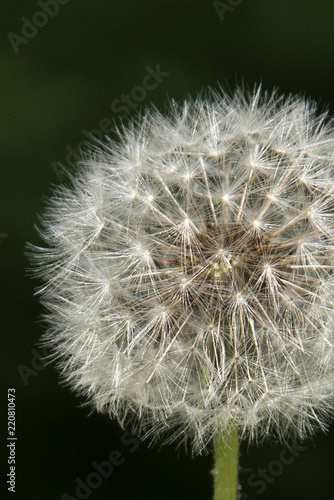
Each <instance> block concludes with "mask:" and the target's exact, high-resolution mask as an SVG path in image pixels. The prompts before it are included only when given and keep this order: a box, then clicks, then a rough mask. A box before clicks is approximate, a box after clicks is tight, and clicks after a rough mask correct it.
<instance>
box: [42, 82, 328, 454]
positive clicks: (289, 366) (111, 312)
mask: <svg viewBox="0 0 334 500" xmlns="http://www.w3.org/2000/svg"><path fill="white" fill-rule="evenodd" d="M42 227H43V229H42V230H41V233H42V236H43V238H44V241H45V242H46V248H36V247H35V248H34V259H35V268H36V270H37V272H39V273H40V274H41V276H42V281H43V286H42V287H41V289H40V294H41V298H42V301H43V304H44V305H45V307H46V309H47V320H48V324H49V327H48V331H47V333H46V334H45V338H44V342H45V343H48V344H50V345H51V346H52V348H53V353H54V356H55V357H56V358H57V361H58V366H59V368H60V370H61V374H62V377H63V379H64V380H65V381H66V382H68V383H69V384H70V386H71V387H72V388H73V389H74V390H75V391H76V392H77V393H78V394H81V395H84V396H85V398H86V399H87V400H88V401H90V402H91V403H93V405H94V406H95V407H96V408H97V409H98V410H99V411H105V412H109V413H110V415H112V416H115V417H116V418H117V419H118V420H119V421H120V422H121V424H123V425H124V424H128V423H129V422H131V423H132V424H133V425H134V426H135V428H136V429H137V430H140V431H141V432H143V433H144V434H145V435H150V436H151V438H152V439H155V438H161V436H163V437H164V438H165V439H166V440H167V441H172V440H174V439H177V440H181V441H187V440H190V441H191V443H192V445H193V450H194V452H195V453H197V452H201V451H203V450H206V449H207V447H208V444H209V443H210V441H211V439H212V437H213V435H214V434H215V433H219V432H224V430H226V429H229V428H231V427H237V428H239V430H240V433H241V435H242V436H243V437H245V438H249V439H262V438H264V437H266V436H267V435H268V434H269V433H270V434H273V435H274V436H275V438H276V439H283V440H284V439H288V438H289V437H290V436H299V437H302V438H303V437H305V436H306V435H308V434H310V433H311V432H312V431H313V430H314V429H315V428H319V427H320V428H324V427H325V426H326V422H327V420H328V417H330V414H331V412H332V408H333V399H334V398H333V393H334V352H333V344H334V328H333V326H334V305H333V295H334V274H333V263H334V254H333V249H334V127H333V123H332V122H331V120H329V119H328V117H327V116H326V114H320V115H318V114H317V111H316V106H315V104H314V103H312V102H309V101H306V100H305V99H304V98H301V97H293V96H289V97H287V98H285V97H281V96H279V95H278V94H277V93H276V92H274V93H266V92H262V90H261V89H260V88H259V87H258V88H256V89H255V90H254V92H253V93H252V92H250V93H247V92H244V91H243V90H241V89H238V90H237V91H236V92H235V94H234V95H233V96H232V97H229V96H227V95H225V94H223V93H215V92H211V91H210V92H209V93H208V96H207V97H206V96H204V95H203V96H202V97H199V98H198V99H196V100H190V99H189V100H188V101H186V102H184V103H183V104H176V103H175V102H172V103H171V105H170V108H169V110H168V113H167V116H163V115H162V114H161V113H160V112H159V111H157V110H153V111H152V110H150V111H147V112H146V114H145V115H143V116H141V117H139V118H137V119H136V120H134V121H133V122H132V123H131V124H130V125H129V126H128V127H127V128H125V127H124V128H123V129H122V130H121V132H120V133H119V140H117V141H112V140H109V141H108V142H106V143H105V144H100V145H97V146H95V147H92V151H91V152H90V154H89V155H86V158H85V159H84V160H83V161H82V162H81V164H80V165H79V166H78V171H77V172H76V175H75V177H74V176H70V182H67V183H66V185H64V186H62V187H59V188H57V189H56V190H55V192H54V194H53V197H52V199H51V202H50V203H49V206H48V208H47V210H46V212H45V214H44V216H43V220H42ZM165 431H167V434H166V436H165Z"/></svg>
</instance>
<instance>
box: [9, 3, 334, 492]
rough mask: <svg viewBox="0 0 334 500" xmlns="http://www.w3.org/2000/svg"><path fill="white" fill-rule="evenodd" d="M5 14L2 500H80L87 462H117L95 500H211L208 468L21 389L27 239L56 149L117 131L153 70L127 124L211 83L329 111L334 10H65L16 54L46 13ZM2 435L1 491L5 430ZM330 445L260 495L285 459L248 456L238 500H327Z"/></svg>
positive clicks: (306, 455) (54, 178)
mask: <svg viewBox="0 0 334 500" xmlns="http://www.w3.org/2000/svg"><path fill="white" fill-rule="evenodd" d="M225 3H226V4H228V3H229V2H228V0H226V2H225ZM231 3H232V4H233V3H234V4H235V3H238V2H235V1H234V2H231ZM1 10H2V14H1V16H0V27H1V29H0V35H1V36H0V66H1V79H0V86H1V88H0V101H1V122H0V137H1V146H0V147H1V179H0V184H1V194H0V200H1V220H0V233H1V238H0V262H1V281H0V284H1V288H2V298H1V304H2V315H1V320H2V328H1V353H2V359H1V367H2V369H3V375H2V377H1V385H2V389H3V390H2V392H1V398H2V400H1V409H2V415H3V417H5V416H6V398H7V388H8V387H14V388H15V389H16V395H17V396H16V397H17V437H18V441H17V469H16V473H17V493H16V496H14V495H10V494H9V493H8V492H5V497H4V498H7V497H8V498H11V497H12V498H17V499H20V500H21V499H22V500H56V499H61V496H62V494H63V493H68V494H69V495H71V496H72V497H73V498H75V485H76V483H75V479H76V478H77V477H79V478H81V479H82V480H84V481H85V480H86V478H87V476H88V475H89V474H90V473H91V472H93V471H94V469H93V467H92V462H94V461H95V462H97V463H100V462H101V461H104V460H107V459H108V456H109V454H110V452H111V451H112V450H115V449H118V450H120V451H121V452H122V454H123V455H124V457H125V458H126V460H125V462H124V464H122V465H121V466H119V467H115V470H114V472H113V473H112V475H111V476H110V477H109V479H106V480H104V481H103V484H102V485H101V486H100V487H99V488H98V489H96V490H94V491H93V493H92V494H91V496H90V497H89V498H91V499H92V500H93V499H99V500H107V499H108V500H114V499H115V500H123V499H124V500H149V499H165V500H167V499H175V500H184V499H194V500H196V499H201V500H210V498H211V478H210V469H211V467H212V462H211V457H210V456H207V457H202V458H197V459H195V460H194V459H191V458H190V457H188V456H186V455H185V453H184V452H183V451H181V452H180V453H179V454H177V453H175V451H174V448H171V447H170V448H168V447H165V448H163V449H162V450H161V451H158V450H157V449H150V450H148V449H147V443H145V442H141V443H140V445H139V448H138V449H137V450H136V451H134V452H133V453H131V452H130V451H129V448H130V447H129V446H125V445H124V444H122V442H121V438H122V432H123V431H122V430H120V429H119V427H118V425H117V424H116V423H115V422H112V421H110V419H109V418H108V417H105V416H100V415H96V414H92V415H90V414H89V410H88V409H87V408H83V407H80V403H81V401H80V400H78V399H76V398H75V396H74V395H73V394H71V393H70V392H69V390H68V389H67V388H62V387H60V386H59V384H58V376H57V373H56V372H55V370H54V369H53V368H52V367H47V368H44V369H42V370H39V371H36V370H35V371H34V374H30V375H27V377H28V378H27V379H26V382H27V385H25V383H24V381H23V379H22V377H21V376H20V374H19V372H18V367H20V365H21V369H22V365H24V367H26V368H29V369H33V363H34V360H33V357H34V354H33V353H32V352H31V350H32V349H34V348H35V349H37V350H39V348H38V347H36V343H37V342H38V340H39V338H40V335H41V332H42V326H41V324H40V320H39V317H40V314H41V308H40V306H39V304H38V301H37V299H36V298H34V297H33V287H34V284H33V283H32V281H31V279H30V278H29V277H27V276H26V274H25V270H26V268H27V265H28V263H27V260H26V258H25V256H24V251H25V242H26V241H31V242H34V243H38V241H39V240H38V237H37V234H36V232H35V230H34V224H35V223H37V214H38V213H39V212H40V211H41V210H42V208H43V203H44V202H43V198H45V197H46V196H47V195H48V193H49V187H50V185H51V184H56V183H58V182H59V179H58V178H59V177H61V172H60V170H59V169H57V168H55V165H56V164H57V163H58V162H60V163H64V164H65V165H66V154H67V152H68V151H69V149H66V148H68V147H71V148H74V149H76V148H77V145H78V143H79V142H80V141H83V140H84V139H85V136H84V134H83V132H82V131H83V130H91V129H96V128H97V127H98V126H99V123H100V120H101V119H103V118H109V119H110V120H115V122H116V124H119V123H120V116H119V115H117V113H115V112H113V111H112V110H111V109H110V105H111V103H112V102H114V101H115V100H116V99H119V98H120V97H121V95H122V94H128V93H131V91H132V90H133V88H134V87H136V86H137V85H140V84H141V82H142V80H143V78H144V76H145V74H146V72H147V71H146V69H145V68H146V67H147V66H150V67H151V68H155V67H156V65H158V64H160V68H161V70H162V71H164V72H167V73H169V74H168V76H167V77H166V78H164V79H163V81H162V82H161V83H160V84H159V85H158V86H157V88H156V89H154V90H151V91H149V92H148V93H147V97H146V98H145V99H144V100H143V101H142V103H141V104H140V105H138V106H137V107H136V109H133V110H131V114H133V113H135V112H136V111H137V110H139V109H140V108H141V107H142V106H146V105H148V104H150V103H151V102H152V103H154V104H155V105H156V106H158V107H159V108H161V109H163V107H164V104H165V102H166V99H167V98H168V97H175V98H176V99H182V98H184V97H186V96H187V95H188V94H189V93H190V94H191V95H193V96H195V95H196V93H197V92H198V91H200V90H201V89H202V88H203V87H206V86H208V85H210V86H213V87H217V85H218V82H220V83H221V84H222V85H223V86H229V87H231V88H232V89H233V87H234V86H235V84H236V83H242V82H245V83H246V84H247V85H249V86H251V87H252V86H253V85H254V83H255V82H260V81H261V82H263V86H264V88H268V89H272V88H273V87H275V86H278V87H279V89H280V91H282V92H287V93H289V92H293V93H295V92H302V93H305V94H306V95H308V96H312V97H313V98H315V99H317V100H318V101H319V102H320V104H321V106H326V105H328V106H329V107H330V109H331V111H334V2H333V1H332V0H320V1H318V2H314V1H313V0H294V1H293V0H270V1H269V0H257V1H256V0H243V1H241V2H240V4H239V5H237V6H235V7H234V8H233V10H232V11H231V12H226V14H225V16H224V17H225V18H224V19H223V20H221V19H220V18H219V16H218V14H217V12H216V10H215V8H214V6H213V3H212V2H211V1H205V0H200V1H195V0H168V1H167V0H163V1H162V0H160V1H143V0H142V1H138V0H136V1H135V0H131V1H124V0H122V1H121V0H109V1H107V0H94V1H91V2H89V1H86V2H84V1H81V2H80V1H78V0H70V1H69V2H68V3H67V4H66V5H61V6H60V7H59V12H58V13H57V15H55V16H54V17H53V18H51V17H50V18H49V19H48V21H47V24H46V25H45V26H44V27H41V28H39V29H38V32H37V33H36V34H35V36H33V37H32V38H31V39H30V40H29V43H27V44H23V43H22V44H20V45H19V46H18V49H19V50H18V53H15V51H14V50H13V47H12V45H11V43H10V40H9V39H8V36H7V35H8V33H9V32H12V33H15V34H16V35H21V30H22V27H23V24H24V21H22V17H26V18H27V19H28V20H32V19H33V18H34V15H35V13H36V12H37V11H40V10H41V7H40V6H39V4H38V2H37V1H35V0H34V1H31V0H18V1H9V0H2V2H1ZM39 19H40V18H39ZM42 22H43V19H42ZM129 116H130V115H129ZM5 235H7V236H5ZM39 351H40V350H39ZM1 434H2V436H1V453H2V455H1V456H2V457H3V459H2V462H1V465H2V471H1V474H2V477H1V482H5V474H6V473H7V464H6V456H7V453H6V443H5V438H6V426H4V427H2V431H1ZM333 443H334V432H333V427H332V431H331V432H330V433H328V434H326V435H321V436H318V437H316V438H315V439H314V441H313V442H312V441H307V442H306V443H304V446H305V447H306V448H305V450H304V451H302V452H300V454H299V456H298V457H296V459H295V460H294V461H293V463H291V464H289V465H285V467H284V470H283V471H282V473H281V474H279V475H278V476H277V477H276V479H275V480H274V481H273V482H272V483H270V484H269V483H268V485H267V487H266V489H265V491H264V492H263V493H261V494H258V493H257V490H258V489H259V485H257V487H254V486H252V484H249V483H248V480H249V477H250V475H251V474H254V473H255V474H256V473H257V470H258V469H267V468H268V466H269V467H274V470H277V469H275V465H274V466H273V465H272V461H275V460H277V458H278V456H279V454H280V452H281V451H282V449H283V448H282V446H277V447H273V446H272V445H265V446H261V447H259V448H256V447H251V448H250V449H249V450H247V447H246V446H243V447H242V456H241V467H242V471H241V475H240V479H241V482H242V485H243V488H244V491H245V495H244V497H243V498H244V499H245V500H246V499H247V498H248V499H252V500H257V499H259V500H262V499H263V500H265V499H270V500H277V499H280V500H281V499H283V498H284V499H286V500H289V499H301V498H302V499H303V500H318V499H328V498H332V497H333V488H334V474H333V466H334V460H333ZM3 452H4V453H3ZM270 464H271V465H270ZM276 467H277V466H276ZM278 467H279V466H278ZM270 477H272V476H270ZM246 493H247V495H248V496H247V495H246Z"/></svg>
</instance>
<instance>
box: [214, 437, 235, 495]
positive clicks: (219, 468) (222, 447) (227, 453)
mask: <svg viewBox="0 0 334 500" xmlns="http://www.w3.org/2000/svg"><path fill="white" fill-rule="evenodd" d="M238 451H239V437H238V430H237V429H232V430H230V431H229V432H228V433H224V434H222V435H219V436H216V438H215V455H214V460H215V468H214V497H213V500H236V498H237V487H238Z"/></svg>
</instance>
